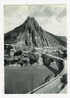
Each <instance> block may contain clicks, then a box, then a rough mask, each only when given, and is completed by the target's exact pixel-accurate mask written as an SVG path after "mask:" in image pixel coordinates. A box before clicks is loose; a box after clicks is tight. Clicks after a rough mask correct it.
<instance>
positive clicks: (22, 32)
mask: <svg viewBox="0 0 70 98" xmlns="http://www.w3.org/2000/svg"><path fill="white" fill-rule="evenodd" d="M4 43H5V44H16V45H17V47H19V45H20V46H29V47H58V46H66V45H65V41H63V40H61V38H59V37H57V36H55V35H53V34H52V33H50V32H48V31H45V30H43V29H42V27H41V26H40V25H39V24H38V22H37V21H36V20H35V19H34V18H33V17H28V18H27V19H26V20H25V22H24V23H23V24H22V25H20V26H18V27H16V28H15V29H13V30H11V31H10V32H7V33H5V35H4Z"/></svg>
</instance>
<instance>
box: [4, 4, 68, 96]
mask: <svg viewBox="0 0 70 98" xmlns="http://www.w3.org/2000/svg"><path fill="white" fill-rule="evenodd" d="M67 83H68V82H67V6H66V5H65V4H37V5H36V4H31V5H25V4H23V5H19V4H18V5H16V4H15V5H13V4H8V5H7V4H6V5H4V93H5V94H66V93H67Z"/></svg>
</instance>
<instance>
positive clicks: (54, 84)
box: [29, 60, 67, 94]
mask: <svg viewBox="0 0 70 98" xmlns="http://www.w3.org/2000/svg"><path fill="white" fill-rule="evenodd" d="M64 64H65V65H64V69H63V71H62V72H61V73H60V75H58V76H57V77H55V78H54V79H52V80H51V81H49V82H48V83H45V84H43V85H41V86H40V87H38V88H36V89H35V90H33V91H32V92H29V93H32V94H48V93H59V92H60V93H65V92H66V87H65V88H64V89H63V90H62V91H61V87H62V85H63V83H61V80H60V79H61V77H62V75H63V74H64V73H66V72H67V67H66V65H67V63H66V60H65V61H64Z"/></svg>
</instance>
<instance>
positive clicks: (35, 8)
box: [4, 4, 67, 36]
mask: <svg viewBox="0 0 70 98" xmlns="http://www.w3.org/2000/svg"><path fill="white" fill-rule="evenodd" d="M28 16H31V17H32V16H33V17H35V19H36V20H37V22H38V23H39V24H40V26H42V28H43V29H45V30H46V31H49V32H52V33H53V34H56V35H61V36H63V35H66V25H67V23H66V22H67V20H66V19H67V18H66V5H59V4H56V5H53V4H50V5H29V6H28V5H5V6H4V32H5V33H6V32H8V31H10V30H12V29H14V28H15V27H16V26H19V25H20V24H22V23H23V22H24V21H25V19H26V18H27V17H28Z"/></svg>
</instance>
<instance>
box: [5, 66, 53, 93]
mask: <svg viewBox="0 0 70 98" xmlns="http://www.w3.org/2000/svg"><path fill="white" fill-rule="evenodd" d="M4 72H5V93H9V94H25V93H27V92H29V91H31V90H33V89H34V88H36V87H38V86H40V85H41V84H43V83H44V81H45V78H46V77H48V76H51V77H53V76H54V73H53V72H51V71H50V70H49V69H48V68H46V67H45V66H42V65H41V66H40V65H37V66H27V67H22V68H21V67H8V66H7V67H5V70H4Z"/></svg>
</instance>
